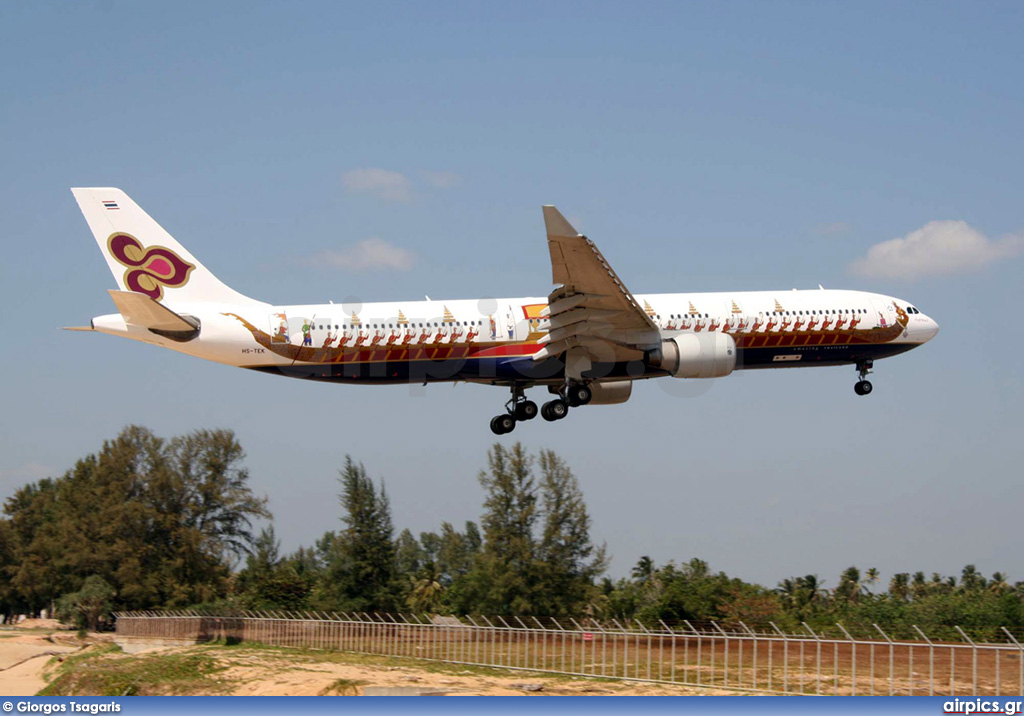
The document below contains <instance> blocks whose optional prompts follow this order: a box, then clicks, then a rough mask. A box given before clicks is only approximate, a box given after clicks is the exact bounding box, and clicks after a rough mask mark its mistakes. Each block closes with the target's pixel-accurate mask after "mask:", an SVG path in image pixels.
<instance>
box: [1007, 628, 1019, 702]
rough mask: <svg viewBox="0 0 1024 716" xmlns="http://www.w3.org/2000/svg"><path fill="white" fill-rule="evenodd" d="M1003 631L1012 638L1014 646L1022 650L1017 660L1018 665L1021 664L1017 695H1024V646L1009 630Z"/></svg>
mask: <svg viewBox="0 0 1024 716" xmlns="http://www.w3.org/2000/svg"><path fill="white" fill-rule="evenodd" d="M1003 631H1004V632H1005V633H1006V636H1008V637H1010V641H1012V642H1013V644H1014V646H1016V647H1017V648H1018V649H1020V657H1019V658H1018V660H1017V661H1018V663H1019V664H1020V675H1019V677H1018V681H1017V685H1018V688H1017V693H1018V694H1021V693H1024V645H1021V643H1020V642H1019V641H1017V638H1016V637H1015V636H1014V635H1013V634H1011V633H1010V630H1009V629H1007V628H1006V627H1003Z"/></svg>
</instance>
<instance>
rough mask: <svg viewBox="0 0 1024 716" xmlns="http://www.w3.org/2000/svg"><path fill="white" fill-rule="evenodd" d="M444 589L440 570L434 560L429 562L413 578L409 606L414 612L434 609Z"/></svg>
mask: <svg viewBox="0 0 1024 716" xmlns="http://www.w3.org/2000/svg"><path fill="white" fill-rule="evenodd" d="M443 591H444V586H443V585H442V584H441V572H440V570H438V568H437V565H435V564H434V563H433V562H427V563H426V564H425V565H423V567H422V568H421V569H420V571H419V572H418V573H417V575H416V576H415V577H413V578H412V590H411V591H410V592H409V598H408V600H407V601H408V603H409V608H410V609H412V610H413V611H414V612H429V611H434V610H435V609H436V607H437V602H438V599H439V598H440V596H441V593H442V592H443Z"/></svg>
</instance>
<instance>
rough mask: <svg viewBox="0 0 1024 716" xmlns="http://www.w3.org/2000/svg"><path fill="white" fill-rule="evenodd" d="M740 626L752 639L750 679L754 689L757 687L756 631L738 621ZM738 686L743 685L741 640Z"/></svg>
mask: <svg viewBox="0 0 1024 716" xmlns="http://www.w3.org/2000/svg"><path fill="white" fill-rule="evenodd" d="M739 624H740V626H741V627H743V629H744V630H745V631H746V632H747V634H749V635H750V638H751V639H753V640H754V658H753V666H752V670H753V671H752V673H753V675H754V678H753V679H752V685H753V687H754V689H755V690H756V689H757V632H755V631H754V630H753V629H751V628H750V627H748V626H747V625H746V624H745V623H744V622H743V621H740V623H739ZM740 686H741V687H742V686H743V642H742V641H741V642H740Z"/></svg>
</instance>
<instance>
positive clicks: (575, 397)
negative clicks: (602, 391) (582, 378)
mask: <svg viewBox="0 0 1024 716" xmlns="http://www.w3.org/2000/svg"><path fill="white" fill-rule="evenodd" d="M566 397H567V398H568V399H569V405H571V406H572V407H574V408H576V407H579V406H581V405H586V404H587V403H589V402H590V400H591V398H593V397H594V393H593V392H592V391H591V390H590V388H589V387H587V386H585V385H583V384H582V383H577V384H576V385H572V386H570V387H569V390H568V391H567V393H566Z"/></svg>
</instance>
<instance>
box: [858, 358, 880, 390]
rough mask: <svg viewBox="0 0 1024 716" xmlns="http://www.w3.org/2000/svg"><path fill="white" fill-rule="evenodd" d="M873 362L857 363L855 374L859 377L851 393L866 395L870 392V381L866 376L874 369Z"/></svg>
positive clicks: (863, 361)
mask: <svg viewBox="0 0 1024 716" xmlns="http://www.w3.org/2000/svg"><path fill="white" fill-rule="evenodd" d="M874 365H875V363H874V361H870V360H862V361H858V362H857V374H858V375H859V376H860V380H858V381H857V382H856V383H855V384H854V386H853V392H854V393H856V394H857V395H868V394H869V393H870V392H871V390H872V386H871V381H870V380H867V376H868V375H869V374H870V373H871V369H872V368H873V367H874Z"/></svg>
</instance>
